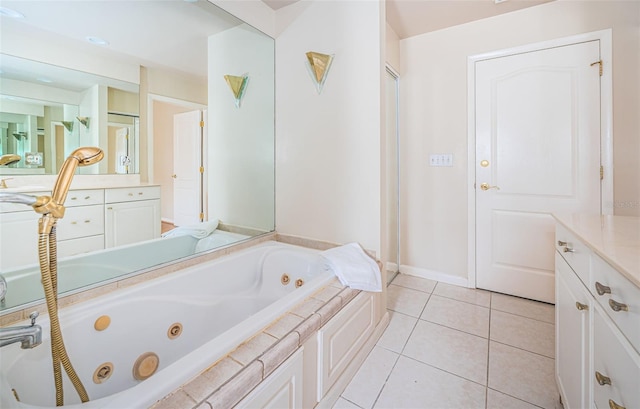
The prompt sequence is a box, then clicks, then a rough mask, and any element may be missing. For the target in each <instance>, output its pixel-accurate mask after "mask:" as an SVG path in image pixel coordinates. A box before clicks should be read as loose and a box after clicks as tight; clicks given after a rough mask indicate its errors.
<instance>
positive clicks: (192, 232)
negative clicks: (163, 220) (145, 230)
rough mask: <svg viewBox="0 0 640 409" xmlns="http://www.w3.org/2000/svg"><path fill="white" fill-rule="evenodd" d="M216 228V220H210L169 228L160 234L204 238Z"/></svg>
mask: <svg viewBox="0 0 640 409" xmlns="http://www.w3.org/2000/svg"><path fill="white" fill-rule="evenodd" d="M217 228H218V220H217V219H216V220H210V221H207V222H202V223H198V224H192V225H190V226H180V227H176V228H175V229H171V230H169V231H168V232H166V233H163V234H162V237H177V236H193V237H195V238H196V239H204V238H205V237H207V236H209V235H210V234H211V233H213V232H214V230H215V229H217Z"/></svg>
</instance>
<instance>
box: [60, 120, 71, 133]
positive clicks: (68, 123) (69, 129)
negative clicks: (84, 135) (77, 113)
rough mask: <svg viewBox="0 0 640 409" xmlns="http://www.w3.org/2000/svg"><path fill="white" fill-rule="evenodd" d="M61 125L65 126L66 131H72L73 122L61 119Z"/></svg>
mask: <svg viewBox="0 0 640 409" xmlns="http://www.w3.org/2000/svg"><path fill="white" fill-rule="evenodd" d="M62 125H64V127H65V128H67V131H69V132H73V122H72V121H62Z"/></svg>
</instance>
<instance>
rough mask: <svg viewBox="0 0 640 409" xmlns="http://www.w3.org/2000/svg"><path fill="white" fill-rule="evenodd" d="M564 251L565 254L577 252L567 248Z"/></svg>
mask: <svg viewBox="0 0 640 409" xmlns="http://www.w3.org/2000/svg"><path fill="white" fill-rule="evenodd" d="M562 251H564V252H565V253H573V252H575V250H574V249H572V248H571V247H565V248H563V249H562Z"/></svg>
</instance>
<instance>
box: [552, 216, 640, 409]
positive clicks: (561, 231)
mask: <svg viewBox="0 0 640 409" xmlns="http://www.w3.org/2000/svg"><path fill="white" fill-rule="evenodd" d="M556 218H557V219H558V220H559V221H560V222H561V224H558V226H557V228H556V251H557V252H556V380H557V383H558V389H559V391H560V395H561V398H562V402H563V405H564V408H565V409H570V408H600V409H604V408H611V409H620V408H627V409H631V408H640V284H639V281H640V275H639V274H638V273H639V271H638V268H637V267H638V264H640V259H639V256H638V254H640V252H639V251H640V246H639V245H638V244H640V241H638V240H637V237H636V236H638V235H639V233H638V232H637V231H634V229H636V227H635V226H636V223H638V221H637V220H634V219H633V218H627V219H628V220H627V219H622V221H624V222H626V223H623V224H620V220H621V219H619V218H618V219H615V218H616V216H597V215H596V216H581V217H577V216H574V217H565V218H558V217H556ZM572 223H575V226H573V225H572ZM629 223H631V225H629ZM638 226H640V223H638ZM574 229H575V230H574ZM623 233H624V234H623ZM628 233H631V236H629V234H628ZM630 238H631V239H630ZM620 245H622V247H623V248H620V247H618V248H617V249H616V246H620ZM616 250H617V251H616ZM625 255H628V256H629V257H625ZM614 266H615V267H614Z"/></svg>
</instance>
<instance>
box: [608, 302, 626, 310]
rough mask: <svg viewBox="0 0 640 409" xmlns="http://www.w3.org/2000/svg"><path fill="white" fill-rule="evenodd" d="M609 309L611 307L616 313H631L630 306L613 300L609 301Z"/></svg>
mask: <svg viewBox="0 0 640 409" xmlns="http://www.w3.org/2000/svg"><path fill="white" fill-rule="evenodd" d="M609 307H611V309H612V310H614V311H615V312H620V311H629V306H628V305H627V304H623V303H621V302H618V301H615V300H612V299H609Z"/></svg>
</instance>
